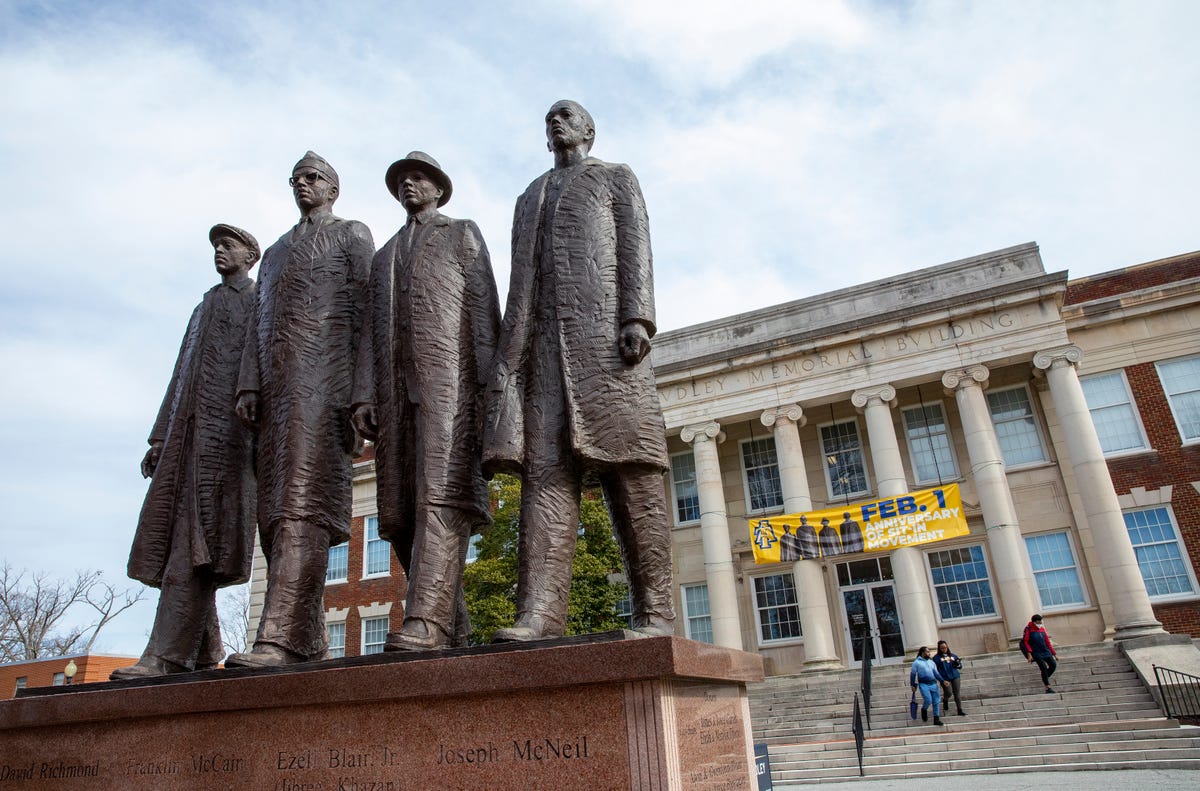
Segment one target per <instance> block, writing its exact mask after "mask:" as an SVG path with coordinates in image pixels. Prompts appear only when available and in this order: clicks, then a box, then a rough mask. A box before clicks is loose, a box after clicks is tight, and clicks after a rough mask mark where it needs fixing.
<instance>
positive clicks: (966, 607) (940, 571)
mask: <svg viewBox="0 0 1200 791" xmlns="http://www.w3.org/2000/svg"><path fill="white" fill-rule="evenodd" d="M926 557H928V558H929V572H930V575H931V576H932V578H933V587H934V590H935V591H936V592H937V600H938V609H939V611H940V613H941V618H942V620H943V621H948V620H953V619H955V618H977V617H979V616H981V615H995V614H996V602H995V601H994V600H993V598H992V584H991V583H990V582H989V581H988V570H987V564H986V563H984V562H983V548H982V547H980V546H979V545H976V546H973V547H962V548H961V549H946V550H942V551H940V552H930V553H929V554H928V555H926Z"/></svg>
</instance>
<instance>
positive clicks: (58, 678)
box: [53, 673, 67, 687]
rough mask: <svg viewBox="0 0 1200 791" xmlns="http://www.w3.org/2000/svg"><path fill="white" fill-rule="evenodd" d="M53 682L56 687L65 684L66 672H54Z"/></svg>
mask: <svg viewBox="0 0 1200 791" xmlns="http://www.w3.org/2000/svg"><path fill="white" fill-rule="evenodd" d="M53 683H54V686H56V687H61V686H62V685H63V684H66V683H67V674H66V673H55V674H54V682H53Z"/></svg>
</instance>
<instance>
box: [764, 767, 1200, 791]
mask: <svg viewBox="0 0 1200 791" xmlns="http://www.w3.org/2000/svg"><path fill="white" fill-rule="evenodd" d="M965 785H970V787H971V791H1011V789H1014V788H1053V789H1054V791H1113V788H1114V786H1116V787H1119V788H1152V789H1154V791H1195V789H1196V788H1198V787H1200V770H1192V769H1113V770H1111V771H1107V772H1018V773H1014V774H972V775H954V774H946V775H943V776H941V777H914V778H909V779H906V780H854V781H851V782H848V783H827V784H826V786H827V787H828V788H830V789H833V790H834V791H855V789H860V790H861V791H928V789H929V788H930V787H938V786H941V787H943V788H949V787H951V786H958V787H963V786H965ZM811 787H812V784H809V783H805V784H801V783H785V784H782V785H776V786H775V789H774V791H799V789H802V788H804V789H807V788H811Z"/></svg>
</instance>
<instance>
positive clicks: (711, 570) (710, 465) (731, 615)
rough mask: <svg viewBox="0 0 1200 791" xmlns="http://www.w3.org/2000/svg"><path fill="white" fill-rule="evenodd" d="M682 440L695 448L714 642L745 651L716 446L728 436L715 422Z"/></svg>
mask: <svg viewBox="0 0 1200 791" xmlns="http://www.w3.org/2000/svg"><path fill="white" fill-rule="evenodd" d="M679 437H680V439H682V440H683V441H684V442H686V443H688V444H689V445H691V446H692V453H693V455H694V457H695V460H696V492H697V494H698V496H699V500H700V539H701V541H702V542H703V544H704V576H705V579H706V580H707V581H708V607H709V615H710V617H711V618H712V629H713V642H714V643H715V644H717V645H720V646H725V647H726V648H737V649H741V648H742V625H741V619H740V618H739V617H738V592H737V575H736V573H735V570H734V567H733V551H732V550H731V549H730V545H729V519H728V517H727V516H726V514H725V491H724V487H723V486H722V483H721V463H720V459H718V457H717V443H719V442H724V441H725V433H724V432H723V431H721V426H720V424H719V423H716V422H709V423H700V424H698V425H693V426H685V427H684V429H683V431H681V432H679Z"/></svg>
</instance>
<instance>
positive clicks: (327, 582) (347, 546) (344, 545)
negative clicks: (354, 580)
mask: <svg viewBox="0 0 1200 791" xmlns="http://www.w3.org/2000/svg"><path fill="white" fill-rule="evenodd" d="M335 549H344V550H345V551H346V574H345V576H342V577H337V578H334V579H330V578H329V570H330V569H331V568H333V563H332V562H330V561H332V560H333V551H334V550H335ZM349 581H350V542H349V541H343V542H342V543H340V544H335V545H334V546H331V547H330V548H329V554H328V555H327V556H326V561H325V586H326V587H328V586H330V585H341V584H342V583H344V582H349Z"/></svg>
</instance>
